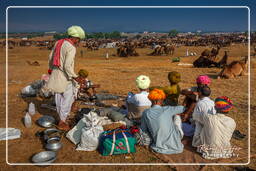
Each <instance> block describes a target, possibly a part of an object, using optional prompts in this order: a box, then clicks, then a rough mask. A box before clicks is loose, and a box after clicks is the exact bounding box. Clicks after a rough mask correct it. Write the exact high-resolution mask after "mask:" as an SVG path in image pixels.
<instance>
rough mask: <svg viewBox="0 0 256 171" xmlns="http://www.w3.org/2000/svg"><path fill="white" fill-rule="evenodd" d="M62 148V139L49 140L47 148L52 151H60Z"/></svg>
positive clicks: (53, 138)
mask: <svg viewBox="0 0 256 171" xmlns="http://www.w3.org/2000/svg"><path fill="white" fill-rule="evenodd" d="M61 147H62V143H61V142H60V137H52V138H49V139H48V140H47V144H46V145H45V148H46V149H47V150H51V151H58V150H59V149H60V148H61Z"/></svg>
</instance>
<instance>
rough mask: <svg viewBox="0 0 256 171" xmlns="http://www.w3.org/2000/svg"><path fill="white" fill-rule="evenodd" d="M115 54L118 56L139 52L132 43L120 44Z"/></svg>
mask: <svg viewBox="0 0 256 171" xmlns="http://www.w3.org/2000/svg"><path fill="white" fill-rule="evenodd" d="M117 55H118V56H120V57H128V56H139V54H138V53H137V52H136V50H135V46H134V45H130V44H128V45H122V46H120V47H119V48H117Z"/></svg>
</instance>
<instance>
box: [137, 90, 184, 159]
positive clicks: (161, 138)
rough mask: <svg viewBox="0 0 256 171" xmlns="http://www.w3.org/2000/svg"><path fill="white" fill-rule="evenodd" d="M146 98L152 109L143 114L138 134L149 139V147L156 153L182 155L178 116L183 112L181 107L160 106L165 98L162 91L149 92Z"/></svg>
mask: <svg viewBox="0 0 256 171" xmlns="http://www.w3.org/2000/svg"><path fill="white" fill-rule="evenodd" d="M148 98H149V99H150V100H151V102H152V107H151V108H149V109H146V110H145V111H144V112H143V115H142V118H141V126H140V132H141V134H146V135H148V136H149V137H150V139H151V141H150V147H151V148H152V149H153V150H154V151H155V152H158V153H163V154H177V153H182V151H183V144H182V143H181V139H182V137H183V132H182V130H181V119H180V116H178V115H177V114H180V113H182V112H184V107H183V106H162V104H163V101H164V99H165V98H166V95H165V93H164V92H163V90H159V89H154V90H152V91H150V93H149V95H148Z"/></svg>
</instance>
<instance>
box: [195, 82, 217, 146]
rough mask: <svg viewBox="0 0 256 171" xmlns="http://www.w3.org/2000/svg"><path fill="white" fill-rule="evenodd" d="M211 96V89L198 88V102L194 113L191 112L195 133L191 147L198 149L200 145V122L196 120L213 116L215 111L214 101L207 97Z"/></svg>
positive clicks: (205, 87)
mask: <svg viewBox="0 0 256 171" xmlns="http://www.w3.org/2000/svg"><path fill="white" fill-rule="evenodd" d="M210 95H211V89H210V87H208V86H203V87H199V88H198V96H199V100H198V102H197V103H196V106H195V109H194V112H193V120H194V121H195V126H196V127H195V132H194V136H193V141H192V146H194V147H198V146H199V145H201V143H200V142H201V136H200V135H201V131H202V127H203V125H202V122H200V121H199V120H198V118H199V117H203V116H204V115H207V114H209V115H215V114H216V110H215V107H214V101H213V100H211V99H210V98H209V97H210Z"/></svg>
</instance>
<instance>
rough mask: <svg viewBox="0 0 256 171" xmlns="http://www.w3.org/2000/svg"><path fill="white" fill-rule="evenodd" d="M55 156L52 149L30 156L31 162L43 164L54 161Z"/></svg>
mask: <svg viewBox="0 0 256 171" xmlns="http://www.w3.org/2000/svg"><path fill="white" fill-rule="evenodd" d="M56 156H57V154H56V152H54V151H42V152H40V153H37V154H35V155H34V156H33V157H32V162H33V163H37V164H42V165H45V164H49V163H52V162H54V161H55V160H56Z"/></svg>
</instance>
